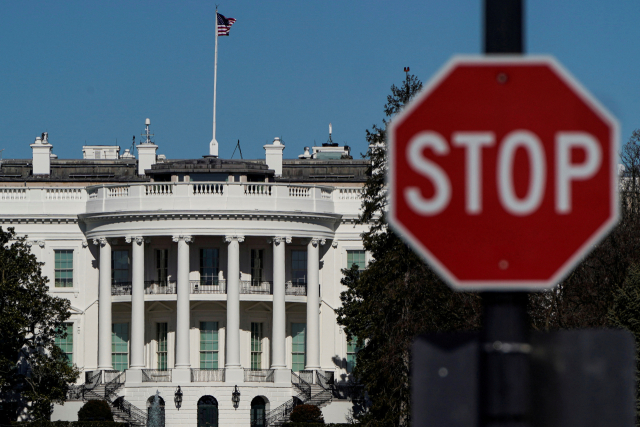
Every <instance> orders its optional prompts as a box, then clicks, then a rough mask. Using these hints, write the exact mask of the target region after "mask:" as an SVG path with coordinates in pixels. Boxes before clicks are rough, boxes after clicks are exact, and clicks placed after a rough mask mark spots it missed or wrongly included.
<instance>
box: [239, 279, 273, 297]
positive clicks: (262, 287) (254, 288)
mask: <svg viewBox="0 0 640 427" xmlns="http://www.w3.org/2000/svg"><path fill="white" fill-rule="evenodd" d="M272 285H273V282H265V281H257V280H241V281H240V293H241V294H262V295H271V294H272V293H273V286H272Z"/></svg>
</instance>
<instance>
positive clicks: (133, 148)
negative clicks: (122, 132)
mask: <svg viewBox="0 0 640 427" xmlns="http://www.w3.org/2000/svg"><path fill="white" fill-rule="evenodd" d="M135 149H136V136H135V135H133V141H132V142H131V148H130V149H129V152H130V153H131V154H133V150H135Z"/></svg>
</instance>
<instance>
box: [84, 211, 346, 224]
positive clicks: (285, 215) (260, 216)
mask: <svg viewBox="0 0 640 427" xmlns="http://www.w3.org/2000/svg"><path fill="white" fill-rule="evenodd" d="M78 218H79V220H80V221H82V222H85V223H88V222H99V221H116V222H117V221H162V220H169V219H170V220H194V219H195V220H219V221H220V220H221V221H229V220H242V221H291V220H309V219H315V220H317V219H321V220H324V221H330V222H336V221H340V220H341V219H342V218H343V215H341V214H336V213H328V212H279V211H255V212H251V211H249V212H248V211H226V212H211V211H192V212H184V211H181V212H166V211H137V212H107V213H102V212H100V213H85V214H80V215H78ZM354 218H356V217H354Z"/></svg>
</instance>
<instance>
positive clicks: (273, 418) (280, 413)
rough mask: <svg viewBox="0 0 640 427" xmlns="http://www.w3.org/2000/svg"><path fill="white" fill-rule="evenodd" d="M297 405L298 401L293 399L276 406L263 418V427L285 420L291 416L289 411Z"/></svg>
mask: <svg viewBox="0 0 640 427" xmlns="http://www.w3.org/2000/svg"><path fill="white" fill-rule="evenodd" d="M299 403H300V399H297V398H293V399H289V400H288V401H286V402H285V403H283V404H282V405H280V406H278V407H277V408H276V409H272V410H271V411H269V412H268V413H267V416H266V417H265V425H268V426H272V425H275V423H276V422H281V421H283V420H286V419H287V418H288V417H289V415H290V414H291V411H293V408H295V407H296V405H298V404H299Z"/></svg>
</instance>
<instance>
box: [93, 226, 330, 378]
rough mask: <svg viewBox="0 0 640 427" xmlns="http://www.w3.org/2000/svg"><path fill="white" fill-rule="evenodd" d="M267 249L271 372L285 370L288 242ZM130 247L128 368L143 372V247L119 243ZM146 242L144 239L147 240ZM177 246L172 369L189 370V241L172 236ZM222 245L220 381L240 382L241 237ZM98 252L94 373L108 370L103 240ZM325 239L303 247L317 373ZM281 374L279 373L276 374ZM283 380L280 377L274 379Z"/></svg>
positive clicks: (107, 250) (309, 350)
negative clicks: (224, 302)
mask: <svg viewBox="0 0 640 427" xmlns="http://www.w3.org/2000/svg"><path fill="white" fill-rule="evenodd" d="M270 240H271V244H272V245H273V323H272V336H271V349H272V357H271V368H273V369H275V370H276V376H280V375H278V371H281V372H284V371H288V369H287V362H286V360H287V359H286V354H287V352H286V310H285V294H286V292H285V286H286V285H285V244H289V243H291V237H288V236H276V237H273V238H271V239H270ZM125 241H126V242H127V243H131V246H132V248H131V267H132V268H131V279H132V283H131V286H132V289H131V341H130V346H129V347H130V363H129V367H130V369H142V368H145V361H144V343H145V339H144V331H145V328H144V323H145V310H144V271H145V267H144V244H145V238H144V237H142V236H132V237H127V238H126V239H125ZM147 241H148V240H147ZM173 241H174V242H176V243H177V244H178V270H177V289H176V294H177V303H176V331H175V333H176V339H175V369H189V368H191V362H190V354H189V353H190V349H191V346H190V342H189V328H190V319H191V310H190V296H191V288H190V283H189V272H190V265H189V245H190V244H191V243H192V242H193V237H192V236H185V235H176V236H173ZM224 241H225V242H226V243H227V271H226V272H225V276H226V283H227V324H226V332H225V336H226V357H225V368H226V370H227V373H226V376H227V378H228V379H229V380H233V381H238V382H239V381H242V378H243V375H242V373H241V372H242V370H243V367H242V365H241V362H240V244H241V243H242V242H244V236H240V235H228V236H225V237H224ZM93 242H94V244H96V245H99V247H100V262H99V266H100V274H99V277H100V289H99V294H98V307H99V308H98V309H99V313H98V369H112V362H111V323H112V321H111V305H112V302H111V286H112V283H111V244H110V243H109V241H108V239H107V238H104V237H100V238H96V239H94V240H93ZM324 243H325V240H324V239H320V238H311V239H309V241H308V244H307V323H306V344H307V345H306V369H320V292H319V286H320V285H319V283H320V282H319V278H320V245H324ZM281 375H282V374H281ZM280 377H281V378H285V377H287V376H286V375H282V376H280Z"/></svg>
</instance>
